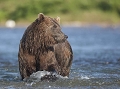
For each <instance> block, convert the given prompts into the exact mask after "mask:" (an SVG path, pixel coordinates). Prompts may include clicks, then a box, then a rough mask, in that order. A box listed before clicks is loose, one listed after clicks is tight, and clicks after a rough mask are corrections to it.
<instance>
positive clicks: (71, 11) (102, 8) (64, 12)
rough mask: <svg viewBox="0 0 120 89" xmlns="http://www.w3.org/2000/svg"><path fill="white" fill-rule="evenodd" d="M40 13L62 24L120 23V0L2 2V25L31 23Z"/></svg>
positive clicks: (29, 0) (15, 0)
mask: <svg viewBox="0 0 120 89" xmlns="http://www.w3.org/2000/svg"><path fill="white" fill-rule="evenodd" d="M38 13H44V14H45V15H49V16H51V17H57V16H59V17H60V18H61V22H62V23H64V22H74V21H80V22H88V23H110V24H111V23H114V24H116V23H120V0H0V23H1V24H2V23H4V22H5V21H6V20H8V19H12V20H15V21H16V22H17V23H31V22H32V21H34V20H35V19H36V18H37V14H38Z"/></svg>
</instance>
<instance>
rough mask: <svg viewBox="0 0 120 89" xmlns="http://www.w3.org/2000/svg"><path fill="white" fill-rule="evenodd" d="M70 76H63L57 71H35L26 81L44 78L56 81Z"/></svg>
mask: <svg viewBox="0 0 120 89" xmlns="http://www.w3.org/2000/svg"><path fill="white" fill-rule="evenodd" d="M64 78H68V77H67V76H65V77H63V76H61V75H59V74H57V73H56V72H48V71H37V72H36V73H33V74H32V75H30V77H29V78H25V79H24V81H29V82H32V81H34V82H39V81H43V80H47V81H56V80H57V79H64Z"/></svg>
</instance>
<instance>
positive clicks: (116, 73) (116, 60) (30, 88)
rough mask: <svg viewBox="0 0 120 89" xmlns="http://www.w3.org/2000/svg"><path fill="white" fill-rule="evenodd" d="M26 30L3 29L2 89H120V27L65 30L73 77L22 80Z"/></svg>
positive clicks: (0, 46) (0, 34) (0, 43)
mask: <svg viewBox="0 0 120 89" xmlns="http://www.w3.org/2000/svg"><path fill="white" fill-rule="evenodd" d="M25 29H26V28H25V27H16V28H5V27H0V89H43V88H45V89H70V88H71V89H120V27H119V26H118V27H104V28H103V27H99V26H89V27H62V31H63V32H64V33H65V34H66V35H68V40H69V42H70V44H71V46H72V49H73V53H74V58H73V63H72V67H71V72H70V77H69V78H59V79H58V80H56V81H54V82H53V81H35V80H32V79H31V80H30V81H21V78H20V74H19V68H18V57H17V55H18V48H19V42H20V39H21V37H22V35H23V33H24V31H25Z"/></svg>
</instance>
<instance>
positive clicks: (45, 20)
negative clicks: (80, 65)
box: [18, 13, 73, 79]
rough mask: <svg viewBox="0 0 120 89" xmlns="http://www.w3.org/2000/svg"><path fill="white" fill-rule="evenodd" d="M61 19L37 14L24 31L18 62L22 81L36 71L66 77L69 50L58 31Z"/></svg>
mask: <svg viewBox="0 0 120 89" xmlns="http://www.w3.org/2000/svg"><path fill="white" fill-rule="evenodd" d="M59 21H60V18H59V17H57V18H51V17H48V16H45V15H44V14H42V13H40V14H38V18H37V19H36V20H35V21H34V22H33V23H32V24H31V25H30V26H28V27H27V29H26V31H25V32H24V34H23V37H22V39H21V40H20V44H19V52H18V61H19V71H20V75H21V77H22V79H24V78H28V77H29V76H30V75H31V74H32V73H35V72H37V71H44V70H45V71H49V72H56V73H58V74H59V75H61V76H69V72H70V67H71V64H72V59H73V53H72V48H71V46H70V44H69V42H68V41H67V35H65V34H64V33H63V32H62V31H61V27H60V25H59Z"/></svg>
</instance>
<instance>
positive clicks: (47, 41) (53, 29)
mask: <svg viewBox="0 0 120 89" xmlns="http://www.w3.org/2000/svg"><path fill="white" fill-rule="evenodd" d="M59 22H60V18H59V17H57V18H51V17H48V16H45V15H44V14H42V13H40V14H38V18H37V19H36V20H35V23H37V25H36V27H37V29H38V30H39V35H40V40H41V41H42V40H43V41H42V42H43V43H44V45H46V46H48V45H49V46H53V45H54V44H57V43H61V42H64V41H65V40H66V39H67V38H68V37H67V35H65V34H64V33H63V32H62V31H61V27H60V25H59ZM36 27H35V28H36Z"/></svg>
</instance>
